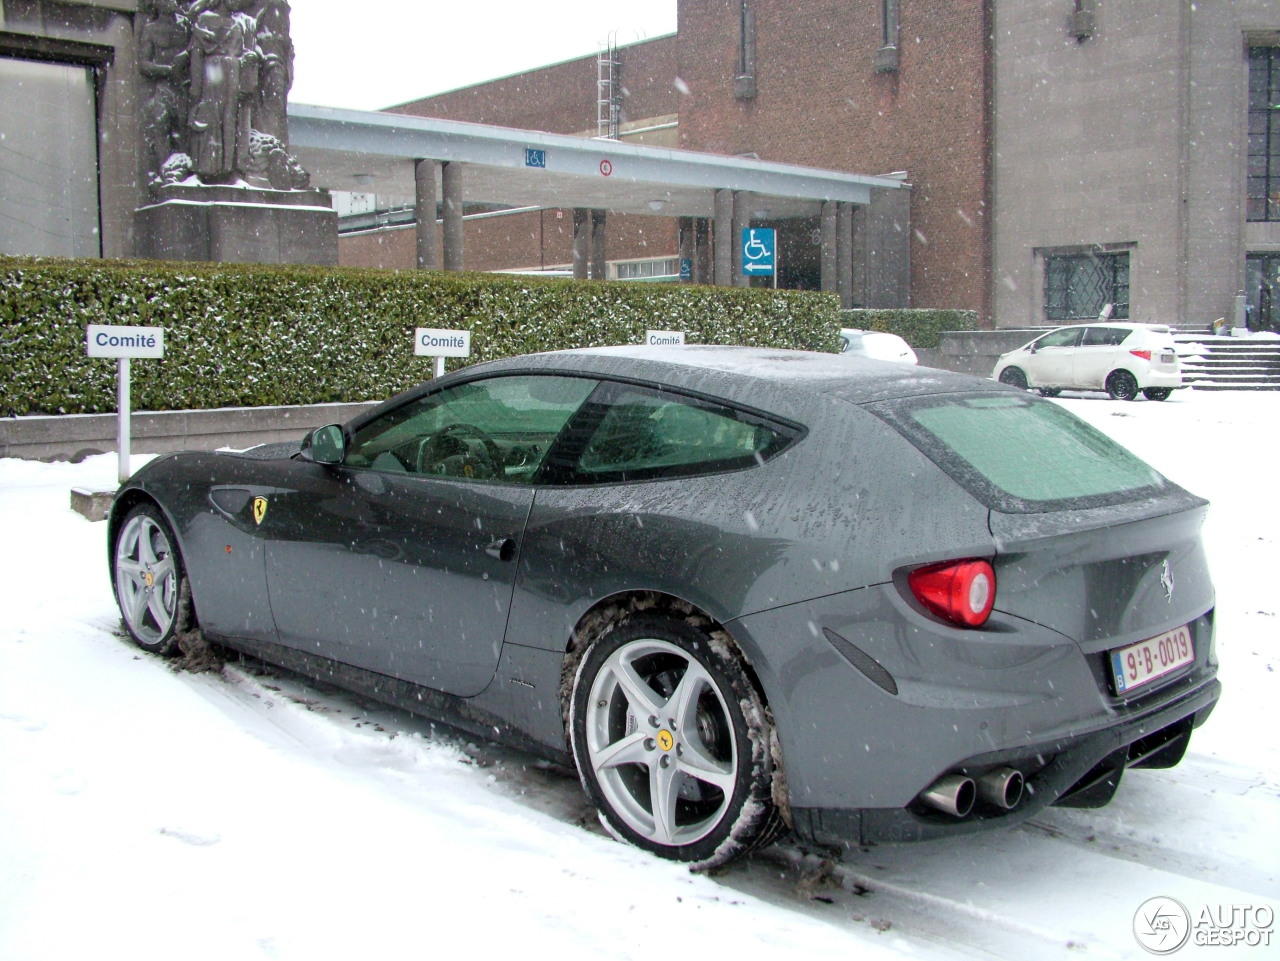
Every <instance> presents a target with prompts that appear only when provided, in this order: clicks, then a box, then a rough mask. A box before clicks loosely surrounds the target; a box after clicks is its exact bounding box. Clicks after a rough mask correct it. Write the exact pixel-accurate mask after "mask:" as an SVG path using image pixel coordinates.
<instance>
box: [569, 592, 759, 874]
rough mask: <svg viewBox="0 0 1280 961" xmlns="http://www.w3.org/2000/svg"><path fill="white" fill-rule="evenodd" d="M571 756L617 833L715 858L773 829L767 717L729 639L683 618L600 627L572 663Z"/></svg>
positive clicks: (706, 861)
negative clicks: (575, 663) (574, 664)
mask: <svg viewBox="0 0 1280 961" xmlns="http://www.w3.org/2000/svg"><path fill="white" fill-rule="evenodd" d="M570 727H571V740H572V745H573V754H574V760H575V761H576V762H577V766H578V771H579V773H580V775H581V777H582V783H583V786H584V787H585V788H586V790H587V793H588V794H589V795H590V797H591V800H592V801H593V802H594V803H595V805H596V807H597V808H599V810H600V815H601V820H602V821H603V822H604V824H605V826H606V827H607V828H608V829H609V830H610V832H611V833H612V834H614V836H616V837H618V838H620V839H621V840H624V841H628V842H630V843H631V844H634V845H636V846H638V847H641V848H644V849H645V850H647V851H650V852H652V853H654V854H657V855H659V856H660V857H664V858H669V859H671V860H674V861H685V862H693V863H694V864H695V865H696V866H698V867H703V868H707V867H713V866H715V865H718V864H723V863H725V862H727V861H729V860H731V859H732V858H734V857H736V856H737V855H739V854H744V853H746V852H748V851H750V850H751V849H753V848H754V847H756V846H758V845H760V844H761V843H764V842H767V841H768V840H770V839H771V837H772V836H773V835H774V833H775V831H776V828H777V824H778V814H777V810H776V808H775V807H774V805H773V801H772V798H771V791H772V782H773V757H772V753H771V751H770V748H769V745H770V739H771V733H772V732H771V724H770V721H769V717H768V714H767V712H766V710H765V707H764V704H763V702H762V700H761V697H760V695H759V693H758V692H757V691H756V689H755V687H754V685H753V684H752V683H751V680H750V678H749V677H748V676H747V674H746V671H745V670H744V668H743V665H742V663H741V661H740V660H738V659H737V658H736V657H735V656H734V655H733V653H732V652H731V649H730V647H729V645H728V644H727V643H724V642H723V640H722V639H719V638H713V637H712V636H711V635H709V634H708V633H707V632H705V631H704V630H702V629H700V628H698V627H695V626H693V625H691V624H690V623H689V621H688V620H686V619H683V618H676V617H672V616H663V615H657V614H642V615H639V616H636V617H633V618H630V619H626V620H623V621H621V622H617V623H614V624H611V625H609V626H606V627H605V628H604V630H603V631H602V632H601V633H600V635H599V636H598V637H597V638H596V639H595V640H594V641H593V642H592V643H591V646H590V647H589V648H588V649H587V652H586V654H585V655H584V656H583V658H582V662H581V664H580V665H579V667H578V672H577V676H576V678H575V680H574V686H573V693H572V701H571V705H570Z"/></svg>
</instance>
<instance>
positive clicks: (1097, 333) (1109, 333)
mask: <svg viewBox="0 0 1280 961" xmlns="http://www.w3.org/2000/svg"><path fill="white" fill-rule="evenodd" d="M1130 333H1132V331H1128V330H1125V329H1124V328H1123V327H1089V328H1087V329H1086V330H1085V332H1084V339H1083V340H1082V341H1081V345H1082V346H1084V347H1119V346H1120V345H1121V344H1122V343H1124V340H1125V338H1126V337H1128V336H1129V334H1130Z"/></svg>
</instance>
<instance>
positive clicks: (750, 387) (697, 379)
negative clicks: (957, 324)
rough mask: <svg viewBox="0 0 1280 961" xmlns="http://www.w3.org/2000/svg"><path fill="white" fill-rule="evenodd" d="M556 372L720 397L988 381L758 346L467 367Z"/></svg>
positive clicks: (949, 386)
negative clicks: (622, 379) (630, 379)
mask: <svg viewBox="0 0 1280 961" xmlns="http://www.w3.org/2000/svg"><path fill="white" fill-rule="evenodd" d="M520 369H523V370H530V369H536V370H558V371H566V372H570V371H571V372H574V373H579V374H594V375H599V376H612V377H622V378H635V379H640V380H643V381H648V382H653V383H658V384H665V385H670V386H673V387H686V388H690V389H694V390H699V391H703V392H706V393H710V394H718V395H720V396H723V397H725V398H726V399H734V398H735V397H739V396H746V397H750V396H751V395H752V393H753V392H754V391H759V390H765V391H774V392H779V393H788V394H793V395H794V394H797V393H800V394H808V395H810V396H812V395H814V394H826V395H834V396H837V397H839V398H841V399H842V400H846V401H849V402H851V403H864V402H867V401H872V400H882V399H888V398H890V397H909V396H916V395H920V394H936V393H947V392H953V391H973V390H987V391H989V390H991V389H992V388H993V387H994V386H995V385H993V384H992V382H991V381H990V380H988V379H986V378H979V377H973V376H971V375H968V374H956V373H952V372H950V371H943V370H934V369H932V368H929V367H915V366H909V365H904V364H900V363H894V362H891V361H880V360H871V359H867V358H856V359H851V358H850V357H848V356H841V355H840V354H828V353H819V352H814V351H802V350H783V349H777V348H762V347H725V346H716V345H706V344H686V345H682V346H673V347H649V346H646V345H629V346H620V347H591V348H581V349H576V350H564V351H553V352H549V353H543V354H528V355H524V356H519V357H510V358H506V359H504V360H498V361H492V362H490V363H487V364H481V365H477V367H474V368H469V370H471V371H474V372H480V371H481V370H483V371H486V372H489V371H495V372H496V371H499V370H520Z"/></svg>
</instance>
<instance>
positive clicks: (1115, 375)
mask: <svg viewBox="0 0 1280 961" xmlns="http://www.w3.org/2000/svg"><path fill="white" fill-rule="evenodd" d="M1107 393H1108V394H1110V395H1111V396H1112V397H1113V398H1115V399H1116V400H1133V399H1135V398H1136V397H1137V396H1138V381H1137V378H1135V377H1134V376H1133V374H1131V373H1129V372H1128V371H1127V370H1113V371H1112V372H1111V373H1110V374H1108V375H1107Z"/></svg>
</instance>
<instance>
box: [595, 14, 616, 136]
mask: <svg viewBox="0 0 1280 961" xmlns="http://www.w3.org/2000/svg"><path fill="white" fill-rule="evenodd" d="M621 70H622V62H621V61H620V60H619V59H618V39H617V35H616V34H610V35H609V40H608V43H606V44H605V48H604V49H603V50H601V51H600V53H599V55H598V56H597V57H596V136H597V137H598V138H601V139H607V140H617V139H618V116H619V113H620V112H621V107H622V88H621V84H620V83H619V74H620V73H621Z"/></svg>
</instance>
